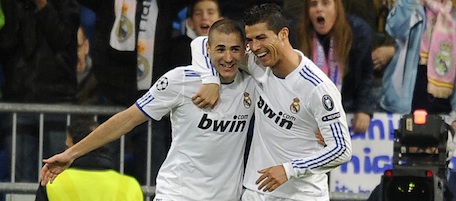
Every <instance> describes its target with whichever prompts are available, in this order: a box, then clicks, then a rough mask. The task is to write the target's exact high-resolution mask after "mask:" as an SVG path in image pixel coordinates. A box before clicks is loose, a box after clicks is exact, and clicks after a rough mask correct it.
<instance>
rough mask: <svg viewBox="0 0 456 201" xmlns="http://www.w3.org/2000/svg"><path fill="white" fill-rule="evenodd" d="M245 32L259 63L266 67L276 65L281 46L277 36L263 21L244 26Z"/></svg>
mask: <svg viewBox="0 0 456 201" xmlns="http://www.w3.org/2000/svg"><path fill="white" fill-rule="evenodd" d="M245 33H246V38H247V42H248V45H249V48H250V50H251V51H252V52H253V53H254V54H255V55H256V56H257V58H258V59H259V61H260V62H261V64H262V65H263V66H267V67H274V66H276V65H277V63H278V62H279V54H280V51H281V48H282V42H281V41H280V38H279V36H278V35H277V34H276V33H275V32H274V31H272V30H270V29H268V27H267V24H266V23H264V22H263V23H258V24H254V25H251V26H246V27H245ZM279 33H280V32H279Z"/></svg>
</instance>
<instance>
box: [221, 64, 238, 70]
mask: <svg viewBox="0 0 456 201" xmlns="http://www.w3.org/2000/svg"><path fill="white" fill-rule="evenodd" d="M220 66H221V67H222V68H224V69H230V68H234V66H235V65H234V63H232V64H220Z"/></svg>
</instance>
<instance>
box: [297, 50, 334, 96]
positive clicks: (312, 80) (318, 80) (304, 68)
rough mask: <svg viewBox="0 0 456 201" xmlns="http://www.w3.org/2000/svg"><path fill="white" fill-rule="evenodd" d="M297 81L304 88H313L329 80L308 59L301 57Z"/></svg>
mask: <svg viewBox="0 0 456 201" xmlns="http://www.w3.org/2000/svg"><path fill="white" fill-rule="evenodd" d="M297 77H298V78H299V79H298V80H297V81H298V82H299V83H301V84H303V85H305V86H308V87H311V88H314V87H317V86H318V85H321V84H325V83H326V82H330V81H331V80H329V79H328V77H327V76H326V75H325V74H324V73H323V71H321V70H320V68H318V66H316V65H315V64H314V63H313V62H312V61H311V60H310V59H308V58H307V57H302V61H301V63H300V65H299V66H298V69H297Z"/></svg>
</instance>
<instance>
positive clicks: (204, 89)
mask: <svg viewBox="0 0 456 201" xmlns="http://www.w3.org/2000/svg"><path fill="white" fill-rule="evenodd" d="M207 39H208V38H207V36H200V37H197V38H195V39H194V40H193V41H192V42H191V43H190V47H191V52H192V67H191V68H192V69H193V70H194V71H195V72H196V73H197V74H199V75H200V76H201V79H202V82H203V84H202V85H201V87H200V88H199V90H198V91H197V92H196V94H195V95H194V96H193V97H192V100H193V103H194V104H195V105H197V106H198V107H200V108H205V107H211V108H214V107H215V105H216V104H217V101H218V99H219V96H220V94H219V86H220V78H219V76H218V73H217V71H216V70H215V68H214V66H212V64H211V60H210V58H209V54H208V52H207V48H206V43H207Z"/></svg>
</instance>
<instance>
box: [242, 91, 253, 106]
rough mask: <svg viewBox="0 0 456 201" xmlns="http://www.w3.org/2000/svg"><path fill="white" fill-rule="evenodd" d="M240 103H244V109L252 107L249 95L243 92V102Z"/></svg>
mask: <svg viewBox="0 0 456 201" xmlns="http://www.w3.org/2000/svg"><path fill="white" fill-rule="evenodd" d="M242 102H243V103H244V107H245V108H250V106H251V105H252V99H251V98H250V94H249V93H248V92H244V101H242Z"/></svg>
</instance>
